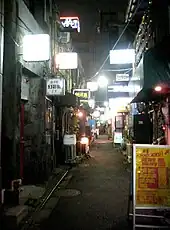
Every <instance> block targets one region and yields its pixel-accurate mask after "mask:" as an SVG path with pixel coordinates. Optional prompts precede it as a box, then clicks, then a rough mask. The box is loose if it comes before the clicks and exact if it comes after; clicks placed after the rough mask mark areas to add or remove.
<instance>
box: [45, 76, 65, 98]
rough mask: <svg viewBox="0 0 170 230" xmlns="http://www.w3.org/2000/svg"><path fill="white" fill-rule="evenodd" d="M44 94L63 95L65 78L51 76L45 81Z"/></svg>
mask: <svg viewBox="0 0 170 230" xmlns="http://www.w3.org/2000/svg"><path fill="white" fill-rule="evenodd" d="M46 94H47V95H49V96H63V95H65V79H63V78H60V77H58V78H51V79H48V80H47V81H46Z"/></svg>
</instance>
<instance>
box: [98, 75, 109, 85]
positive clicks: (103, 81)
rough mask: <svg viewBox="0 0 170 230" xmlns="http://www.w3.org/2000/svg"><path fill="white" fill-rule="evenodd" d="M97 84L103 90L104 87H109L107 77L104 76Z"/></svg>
mask: <svg viewBox="0 0 170 230" xmlns="http://www.w3.org/2000/svg"><path fill="white" fill-rule="evenodd" d="M97 83H98V86H99V87H100V88H103V87H106V86H107V85H108V80H107V78H106V77H105V76H103V75H102V76H100V77H99V78H98V81H97Z"/></svg>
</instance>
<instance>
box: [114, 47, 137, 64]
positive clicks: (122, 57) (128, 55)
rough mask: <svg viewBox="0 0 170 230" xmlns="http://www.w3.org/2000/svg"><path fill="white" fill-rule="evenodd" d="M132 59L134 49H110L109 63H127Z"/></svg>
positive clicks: (133, 59)
mask: <svg viewBox="0 0 170 230" xmlns="http://www.w3.org/2000/svg"><path fill="white" fill-rule="evenodd" d="M134 61H135V51H134V49H122V50H110V64H129V63H134Z"/></svg>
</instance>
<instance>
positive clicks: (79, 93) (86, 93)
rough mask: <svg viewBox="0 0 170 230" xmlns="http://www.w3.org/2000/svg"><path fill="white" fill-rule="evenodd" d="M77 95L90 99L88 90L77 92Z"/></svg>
mask: <svg viewBox="0 0 170 230" xmlns="http://www.w3.org/2000/svg"><path fill="white" fill-rule="evenodd" d="M75 95H76V96H77V97H81V98H84V99H88V97H89V95H88V92H75Z"/></svg>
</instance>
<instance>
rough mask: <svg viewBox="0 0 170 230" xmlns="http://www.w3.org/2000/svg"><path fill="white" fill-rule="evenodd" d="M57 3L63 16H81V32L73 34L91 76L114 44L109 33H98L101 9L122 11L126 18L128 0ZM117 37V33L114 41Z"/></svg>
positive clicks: (66, 1)
mask: <svg viewBox="0 0 170 230" xmlns="http://www.w3.org/2000/svg"><path fill="white" fill-rule="evenodd" d="M57 4H58V6H59V11H60V14H61V16H79V18H80V23H81V32H80V33H79V34H76V35H75V34H72V36H73V45H74V46H75V48H77V51H78V53H79V54H80V57H81V60H82V64H83V67H84V69H85V73H86V77H87V78H90V77H91V76H93V75H94V74H95V73H96V72H97V71H98V69H99V68H100V65H101V64H102V62H103V61H104V59H105V57H106V56H107V54H108V52H109V50H110V46H111V45H113V43H112V41H109V38H108V33H101V34H98V33H97V26H98V25H99V23H100V14H99V11H101V10H103V11H105V12H108V11H112V12H120V13H121V14H122V18H123V20H124V14H125V12H126V9H127V5H128V0H112V1H111V0H74V1H71V0H58V1H57ZM122 23H124V22H122ZM113 37H114V34H113ZM115 39H117V36H116V35H115V38H114V39H113V42H114V40H115ZM108 74H109V73H108ZM111 74H112V73H111Z"/></svg>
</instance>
